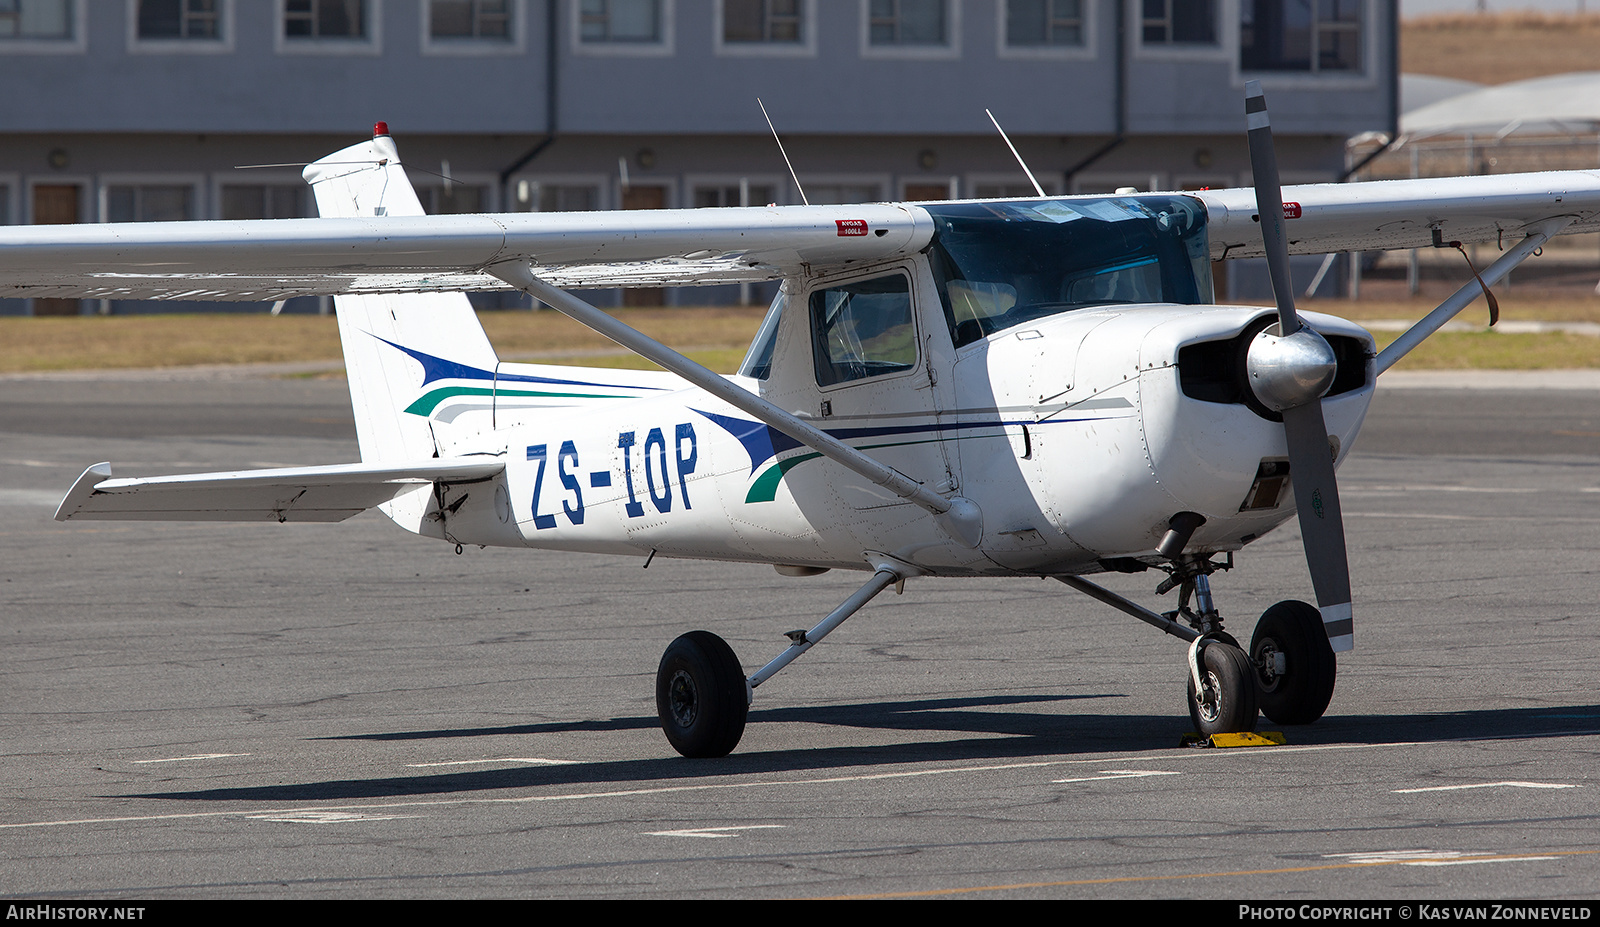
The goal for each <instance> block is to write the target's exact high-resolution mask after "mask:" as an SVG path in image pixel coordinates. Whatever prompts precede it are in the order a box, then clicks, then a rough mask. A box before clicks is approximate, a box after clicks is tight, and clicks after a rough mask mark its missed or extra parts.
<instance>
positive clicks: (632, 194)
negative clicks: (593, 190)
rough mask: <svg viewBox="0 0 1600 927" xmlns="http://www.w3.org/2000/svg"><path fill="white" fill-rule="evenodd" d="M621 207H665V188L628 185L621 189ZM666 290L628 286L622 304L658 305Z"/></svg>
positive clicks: (662, 302)
mask: <svg viewBox="0 0 1600 927" xmlns="http://www.w3.org/2000/svg"><path fill="white" fill-rule="evenodd" d="M622 208H623V209H666V208H667V188H666V187H651V186H630V187H628V189H626V190H624V191H622ZM666 297H667V294H666V291H665V290H663V289H661V288H660V287H654V286H652V287H629V288H628V289H626V290H623V291H622V304H623V305H624V306H660V305H663V304H665V302H666Z"/></svg>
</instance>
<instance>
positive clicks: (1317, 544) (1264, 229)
mask: <svg viewBox="0 0 1600 927" xmlns="http://www.w3.org/2000/svg"><path fill="white" fill-rule="evenodd" d="M1244 111H1245V125H1246V127H1247V128H1248V130H1249V139H1250V166H1251V169H1252V171H1253V172H1254V174H1255V191H1256V211H1257V213H1258V214H1259V215H1260V219H1261V238H1262V242H1263V244H1264V245H1265V246H1266V252H1267V271H1268V273H1269V274H1270V275H1271V278H1272V293H1273V296H1274V298H1275V299H1276V300H1277V304H1278V324H1277V326H1276V330H1274V329H1272V328H1269V329H1267V330H1266V331H1264V332H1262V333H1261V334H1260V335H1257V336H1256V339H1255V341H1254V342H1252V343H1251V345H1250V349H1249V354H1248V359H1247V362H1246V364H1247V368H1248V373H1249V378H1250V386H1251V389H1252V390H1253V391H1254V392H1255V394H1256V398H1258V399H1260V400H1261V402H1262V404H1264V405H1266V406H1267V407H1268V408H1270V409H1272V410H1274V411H1276V412H1280V413H1282V415H1283V430H1284V432H1285V434H1286V435H1287V437H1288V444H1289V479H1290V482H1291V483H1292V484H1293V485H1294V499H1295V507H1296V509H1298V512H1299V516H1300V534H1301V536H1302V539H1303V541H1304V544H1305V550H1306V565H1307V566H1308V567H1309V568H1310V570H1311V584H1312V586H1313V587H1314V588H1315V590H1316V593H1317V607H1318V609H1319V610H1320V611H1321V612H1322V622H1323V627H1324V629H1325V630H1326V631H1327V633H1328V643H1329V644H1330V645H1331V646H1332V647H1333V649H1334V650H1335V651H1342V650H1349V649H1351V648H1352V647H1354V646H1355V640H1354V638H1353V637H1352V624H1351V611H1350V565H1349V559H1348V557H1347V555H1346V553H1345V543H1344V516H1343V514H1342V512H1341V511H1340V508H1339V487H1338V484H1337V483H1336V482H1335V481H1334V473H1333V458H1334V451H1333V450H1332V448H1331V447H1330V443H1329V440H1328V428H1327V425H1326V423H1325V422H1324V421H1323V417H1322V396H1323V394H1324V393H1326V392H1327V391H1328V388H1329V386H1331V385H1332V384H1333V377H1334V373H1335V371H1336V368H1337V359H1336V357H1335V355H1334V353H1333V348H1332V347H1330V346H1329V344H1328V342H1327V341H1326V340H1325V339H1324V338H1323V337H1322V336H1321V335H1319V334H1317V333H1316V332H1315V331H1313V330H1312V329H1311V328H1309V327H1307V326H1306V325H1304V324H1303V323H1302V322H1301V321H1300V316H1299V315H1298V314H1297V313H1296V312H1295V308H1294V286H1293V283H1292V282H1291V281H1290V277H1289V243H1288V238H1287V237H1286V236H1285V235H1284V229H1283V223H1284V208H1283V194H1282V191H1281V190H1280V189H1279V182H1278V159H1277V155H1276V154H1275V153H1274V151H1273V147H1272V125H1271V123H1270V122H1269V121H1268V119H1267V100H1266V97H1265V96H1263V95H1262V93H1261V84H1260V83H1259V82H1258V81H1249V82H1247V83H1246V84H1245V101H1244Z"/></svg>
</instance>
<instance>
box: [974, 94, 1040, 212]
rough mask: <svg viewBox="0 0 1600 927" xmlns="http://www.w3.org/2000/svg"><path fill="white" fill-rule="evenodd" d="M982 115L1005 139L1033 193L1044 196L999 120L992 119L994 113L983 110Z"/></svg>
mask: <svg viewBox="0 0 1600 927" xmlns="http://www.w3.org/2000/svg"><path fill="white" fill-rule="evenodd" d="M983 113H984V115H985V116H988V117H989V121H990V122H992V123H994V130H995V131H996V132H999V133H1000V137H1001V138H1003V139H1005V142H1006V147H1007V148H1010V149H1011V157H1013V158H1016V159H1017V163H1018V164H1020V165H1022V172H1023V173H1024V174H1027V175H1028V183H1031V184H1033V190H1034V192H1035V193H1038V194H1039V196H1041V197H1043V196H1045V192H1044V187H1041V186H1039V181H1038V180H1036V179H1035V178H1034V176H1033V171H1030V170H1028V162H1026V161H1024V160H1022V155H1020V154H1018V153H1017V146H1015V145H1013V144H1011V136H1009V135H1007V134H1006V130H1005V129H1002V128H1000V120H998V119H996V118H994V113H991V112H989V110H988V109H984V111H983Z"/></svg>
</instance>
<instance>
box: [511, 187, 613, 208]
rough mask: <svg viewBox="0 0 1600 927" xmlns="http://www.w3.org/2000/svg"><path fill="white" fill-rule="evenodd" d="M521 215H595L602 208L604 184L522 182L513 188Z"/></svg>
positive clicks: (516, 206)
mask: <svg viewBox="0 0 1600 927" xmlns="http://www.w3.org/2000/svg"><path fill="white" fill-rule="evenodd" d="M513 193H514V197H515V200H516V205H515V207H514V208H515V209H516V210H517V211H518V212H593V211H595V210H597V209H599V208H600V185H599V184H595V183H549V182H545V181H538V180H519V181H517V183H516V186H515V187H514V188H513Z"/></svg>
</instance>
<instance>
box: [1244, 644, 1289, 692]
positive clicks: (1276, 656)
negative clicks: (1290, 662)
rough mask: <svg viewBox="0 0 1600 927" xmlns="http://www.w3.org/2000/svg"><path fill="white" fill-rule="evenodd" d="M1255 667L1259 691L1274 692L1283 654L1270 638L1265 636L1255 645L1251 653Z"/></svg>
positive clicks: (1278, 678)
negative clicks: (1254, 649)
mask: <svg viewBox="0 0 1600 927" xmlns="http://www.w3.org/2000/svg"><path fill="white" fill-rule="evenodd" d="M1251 657H1252V658H1253V662H1254V663H1255V667H1256V682H1257V683H1259V684H1260V686H1261V691H1263V692H1275V691H1277V688H1278V682H1279V681H1280V679H1281V678H1282V677H1281V673H1282V667H1281V666H1279V664H1280V663H1282V662H1283V654H1282V652H1281V651H1279V650H1278V644H1277V642H1276V641H1274V640H1272V639H1271V638H1266V639H1263V640H1262V641H1261V643H1259V644H1257V645H1256V652H1255V653H1253V654H1251Z"/></svg>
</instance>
